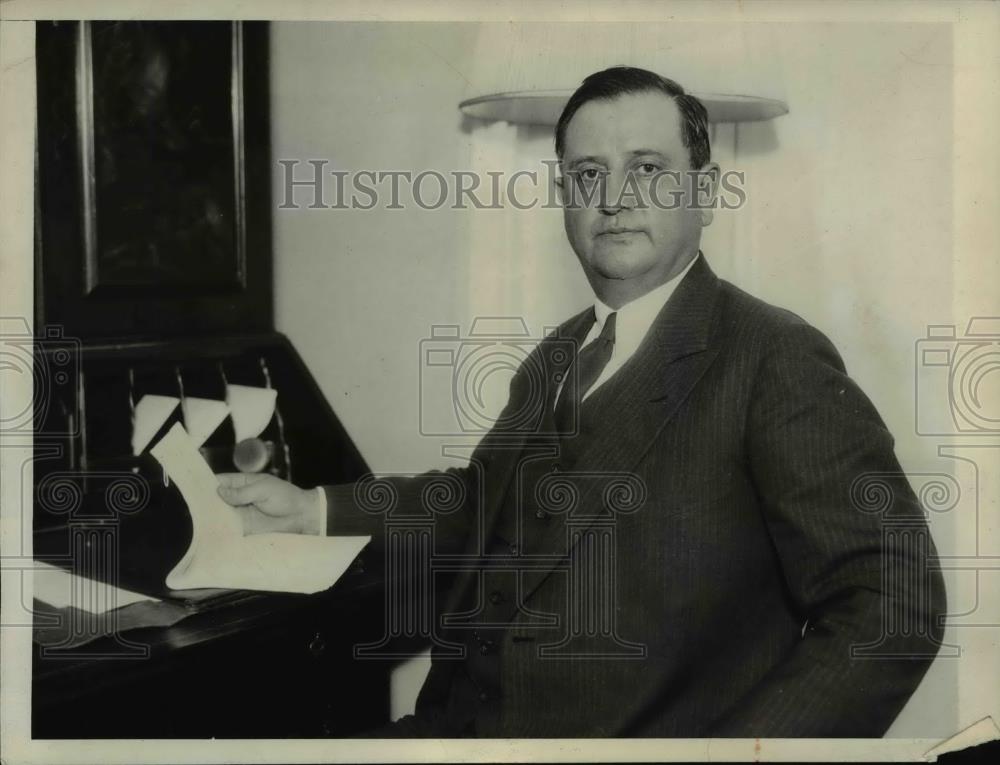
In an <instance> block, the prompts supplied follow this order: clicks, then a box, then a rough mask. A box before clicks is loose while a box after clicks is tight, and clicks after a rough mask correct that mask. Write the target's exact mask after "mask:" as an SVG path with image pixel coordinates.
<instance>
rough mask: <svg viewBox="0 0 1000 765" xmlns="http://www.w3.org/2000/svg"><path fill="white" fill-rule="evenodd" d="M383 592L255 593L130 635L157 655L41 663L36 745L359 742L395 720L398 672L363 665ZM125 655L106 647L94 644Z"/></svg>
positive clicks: (351, 578) (349, 582) (370, 582)
mask: <svg viewBox="0 0 1000 765" xmlns="http://www.w3.org/2000/svg"><path fill="white" fill-rule="evenodd" d="M381 587H382V585H381V583H380V582H378V581H377V578H376V577H373V576H371V575H370V574H365V573H363V572H357V571H355V572H351V573H348V574H346V575H345V576H344V578H343V579H341V580H340V581H339V582H338V583H337V584H336V585H335V586H334V587H333V588H331V589H330V590H328V591H326V592H324V593H320V594H318V595H313V596H298V595H272V594H259V593H246V594H245V597H238V598H236V599H235V600H233V601H231V602H228V603H224V604H221V605H219V606H217V607H214V608H210V609H208V610H205V611H203V612H200V613H194V614H192V615H191V616H189V617H187V618H185V619H184V620H182V621H181V622H179V623H177V624H175V625H173V626H171V627H166V628H145V629H137V630H132V631H128V632H126V633H125V635H124V637H125V638H127V639H128V640H129V641H132V642H136V643H144V644H146V645H148V646H149V656H148V658H139V659H136V658H113V657H107V658H79V657H72V656H69V657H65V656H58V655H53V656H43V655H42V651H41V648H40V646H37V645H36V647H35V648H36V650H35V655H34V660H33V693H32V736H33V737H34V738H139V737H141V738H209V737H216V738H272V737H273V738H283V737H319V736H349V735H352V734H356V733H359V732H362V731H364V730H367V729H369V728H372V727H375V726H376V725H379V724H381V723H384V722H386V721H387V720H388V719H389V682H388V673H389V670H390V669H391V665H390V663H388V662H384V661H356V660H354V659H353V654H352V648H353V645H354V644H355V643H359V642H364V641H366V640H375V639H377V638H378V637H380V634H381V627H382V624H381V623H382V610H383V604H382V589H381ZM102 645H103V646H104V647H105V648H106V649H108V650H109V651H112V650H113V649H114V644H113V641H111V640H110V639H102V640H101V641H97V642H94V643H90V644H88V646H87V648H92V649H97V648H100V647H101V646H102Z"/></svg>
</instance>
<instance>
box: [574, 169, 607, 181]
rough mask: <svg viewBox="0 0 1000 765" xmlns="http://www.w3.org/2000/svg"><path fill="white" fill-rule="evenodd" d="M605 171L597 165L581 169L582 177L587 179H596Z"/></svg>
mask: <svg viewBox="0 0 1000 765" xmlns="http://www.w3.org/2000/svg"><path fill="white" fill-rule="evenodd" d="M601 175H603V173H602V172H601V171H600V170H598V169H597V168H596V167H588V168H585V169H583V170H580V178H581V179H583V180H585V181H596V180H597V179H598V178H600V177H601Z"/></svg>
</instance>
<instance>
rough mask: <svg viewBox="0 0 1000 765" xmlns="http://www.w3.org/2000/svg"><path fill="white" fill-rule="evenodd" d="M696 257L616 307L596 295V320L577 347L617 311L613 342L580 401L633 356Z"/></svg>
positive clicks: (593, 337)
mask: <svg viewBox="0 0 1000 765" xmlns="http://www.w3.org/2000/svg"><path fill="white" fill-rule="evenodd" d="M700 257H701V254H700V253H699V254H698V255H696V256H695V257H694V258H693V259H692V260H691V262H690V263H688V264H687V265H686V266H685V267H684V270H683V271H681V272H680V273H679V274H677V276H675V277H674V278H673V279H671V280H670V281H667V282H664V283H663V284H661V285H660V286H659V287H656V288H655V289H652V290H650V291H649V292H647V293H646V294H645V295H643V296H642V297H638V298H636V299H635V300H633V301H632V302H631V303H626V304H625V305H623V306H622V307H621V308H619V309H617V310H615V309H614V308H611V307H610V306H607V305H605V304H604V303H603V302H602V301H601V300H600V298H595V299H594V314H595V315H596V317H597V321H595V322H594V326H593V327H591V328H590V332H589V333H587V336H586V337H585V338H584V340H583V344H582V345H581V346H580V347H581V348H584V347H586V346H588V345H590V343H592V342H593V341H594V340H596V339H597V338H598V336H599V335H600V334H601V332H602V331H603V329H604V322H605V321H607V319H608V316H610V315H611V314H613V313H617V314H618V318H617V319H615V344H614V346H613V348H612V350H611V358H610V359H609V360H608V363H607V365H606V366H605V367H604V369H602V370H601V374H600V375H599V376H598V378H597V379H596V380H595V381H594V384H593V385H591V386H590V388H588V389H587V390H586V391H585V392H584V394H583V398H582V399H581V400H582V401H586V400H587V397H588V396H589V395H590V394H591V393H593V392H594V391H595V390H597V389H598V388H600V387H601V386H602V385H604V383H606V382H607V381H608V380H609V379H610V378H611V376H612V375H614V373H615V372H617V371H618V370H619V369H621V368H622V367H623V366H625V363H626V362H627V361H628V360H629V359H630V358H632V357H633V356H634V355H635V352H636V351H637V350H638V349H639V346H640V345H641V344H642V341H643V340H644V339H645V338H646V335H647V334H649V328H650V327H651V326H653V322H654V321H655V320H656V317H657V315H659V313H660V310H661V309H662V308H663V306H665V305H666V304H667V301H668V300H669V299H670V296H671V295H673V294H674V290H675V289H677V285H678V284H680V283H681V279H683V278H684V277H685V276H686V275H687V272H688V271H690V270H691V267H692V266H693V265H694V264H695V262H696V261H697V260H698V258H700ZM561 393H562V386H560V388H559V392H558V393H557V394H556V400H558V398H559V395H560V394H561Z"/></svg>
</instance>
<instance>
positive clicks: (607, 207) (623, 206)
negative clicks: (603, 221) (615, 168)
mask: <svg viewBox="0 0 1000 765" xmlns="http://www.w3.org/2000/svg"><path fill="white" fill-rule="evenodd" d="M605 179H606V180H605V184H604V189H603V192H604V193H602V194H601V198H600V200H599V203H600V211H601V212H602V213H604V214H605V215H609V216H610V215H617V214H618V213H620V212H621V211H622V210H631V209H633V208H634V207H635V206H636V203H637V200H636V199H635V197H634V194H633V193H631V191H630V186H629V177H628V174H627V173H622V174H620V175H619V174H617V173H608V174H607V176H605Z"/></svg>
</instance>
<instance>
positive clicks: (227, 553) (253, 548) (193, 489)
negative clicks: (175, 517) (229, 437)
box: [152, 423, 371, 593]
mask: <svg viewBox="0 0 1000 765" xmlns="http://www.w3.org/2000/svg"><path fill="white" fill-rule="evenodd" d="M152 454H153V456H154V457H156V459H157V460H159V462H160V464H161V465H162V466H163V469H164V470H166V471H167V474H168V475H169V476H170V477H171V478H172V479H173V481H174V483H175V484H176V485H177V488H178V489H179V490H180V492H181V494H182V495H183V497H184V500H185V502H187V506H188V512H190V514H191V522H192V526H193V531H194V533H193V534H192V537H191V546H190V547H189V548H188V550H187V552H186V553H185V554H184V557H182V558H181V560H180V562H179V563H178V564H177V565H176V566H175V567H174V569H173V571H171V572H170V573H169V574H168V575H167V582H166V583H167V587H169V588H170V589H172V590H185V589H196V588H200V587H224V588H228V589H235V590H266V591H270V592H298V593H313V592H319V591H320V590H325V589H326V588H328V587H330V586H331V585H332V584H333V583H334V582H336V581H337V580H338V579H339V578H340V577H341V575H343V573H344V571H346V570H347V567H348V566H350V565H351V562H352V561H353V560H354V559H355V558H356V557H357V555H358V553H360V552H361V550H362V548H363V547H364V546H365V545H366V544H368V542H369V541H370V540H371V537H369V536H356V537H317V536H308V535H303V534H253V535H249V536H244V535H243V523H242V520H241V518H240V515H239V511H237V510H236V509H235V508H233V507H231V506H230V505H228V504H226V502H225V501H223V499H222V498H221V497H220V496H219V494H218V491H217V487H218V485H219V482H218V479H216V477H215V475H214V474H213V473H212V470H211V468H210V467H209V466H208V463H206V462H205V460H204V459H203V458H202V456H201V454H200V453H199V452H198V449H197V447H196V446H195V444H194V441H193V440H192V439H191V437H190V436H189V435H188V434H187V432H186V431H185V430H184V427H183V426H182V425H181V424H180V423H177V424H175V425H174V426H173V427H172V428H171V429H170V431H169V432H168V433H167V434H166V435H165V436H164V437H163V438H162V439H161V440H160V442H159V443H158V444H156V446H154V447H153V449H152Z"/></svg>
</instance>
